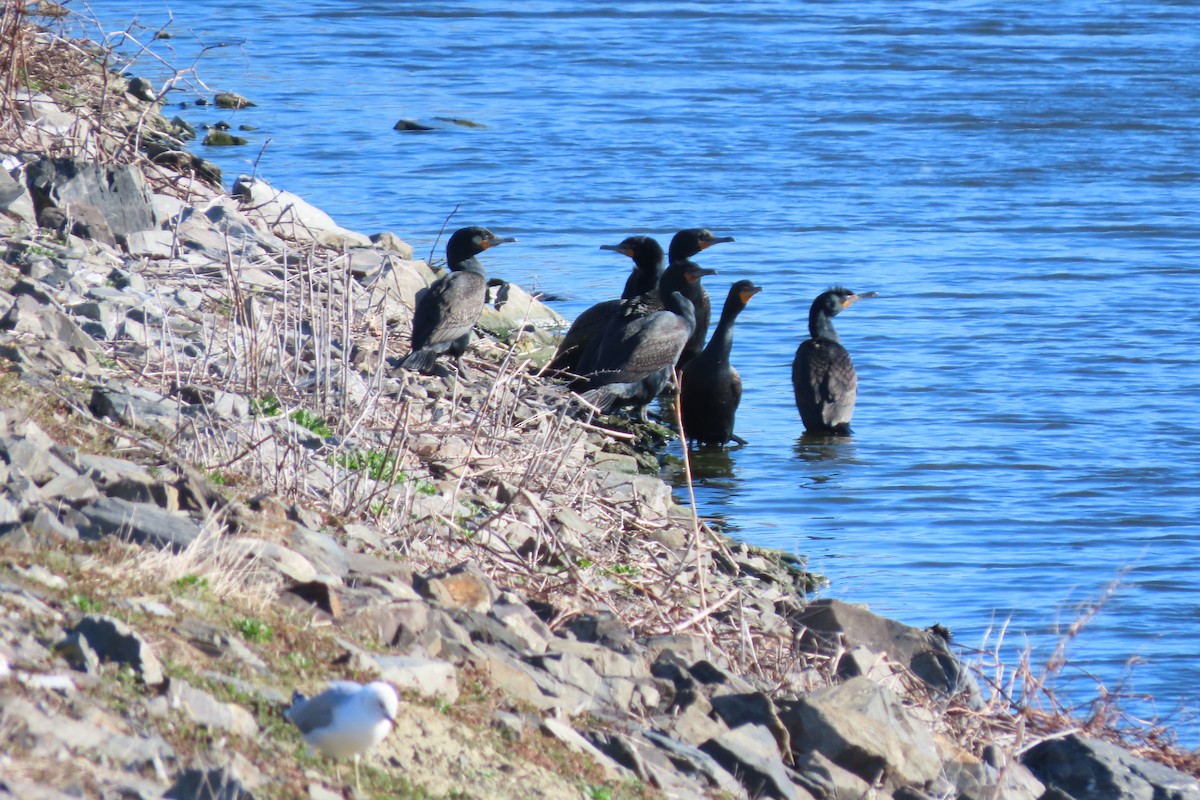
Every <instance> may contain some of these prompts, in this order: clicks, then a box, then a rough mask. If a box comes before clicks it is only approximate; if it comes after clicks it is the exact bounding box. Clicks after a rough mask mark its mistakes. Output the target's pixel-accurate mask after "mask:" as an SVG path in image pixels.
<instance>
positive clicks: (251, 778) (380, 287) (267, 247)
mask: <svg viewBox="0 0 1200 800" xmlns="http://www.w3.org/2000/svg"><path fill="white" fill-rule="evenodd" d="M3 14H4V16H3V24H0V31H3V34H4V36H6V37H8V39H7V44H8V45H9V52H10V53H16V52H21V53H25V54H26V55H25V60H24V62H23V63H22V64H21V65H20V67H21V70H20V72H21V75H22V79H21V80H19V81H12V82H10V83H9V84H8V85H11V86H14V87H15V88H14V90H13V92H12V93H11V94H10V95H9V96H7V97H5V98H3V99H4V102H3V104H0V157H2V158H3V161H4V167H5V169H4V170H3V171H0V232H2V235H0V252H2V253H3V266H0V357H2V359H3V365H4V366H3V369H2V370H0V381H2V382H3V384H4V388H5V391H4V400H3V401H2V402H0V473H2V474H3V476H4V478H5V480H4V481H3V491H2V492H0V607H2V608H3V610H4V614H3V615H2V616H0V731H2V732H3V735H2V736H0V741H4V742H5V744H4V746H3V747H0V797H14V798H18V797H19V798H37V797H46V798H57V797H66V796H71V797H80V796H84V797H118V796H119V797H147V798H150V797H153V798H158V797H172V798H207V797H214V798H215V797H220V798H225V797H230V798H232V797H237V798H250V797H304V796H307V797H312V798H329V797H341V796H353V794H354V792H355V790H354V788H353V787H352V786H350V785H348V784H346V783H345V782H343V781H342V780H340V779H339V778H338V777H337V776H338V770H337V765H335V764H333V763H331V762H329V761H327V760H325V759H321V758H318V757H315V756H313V755H312V754H310V753H308V751H307V750H306V748H305V747H304V745H303V743H302V741H301V740H300V737H299V734H298V732H297V731H296V730H295V729H293V728H292V727H291V726H290V725H288V724H287V723H286V722H285V721H283V719H282V716H281V713H282V711H283V709H284V708H286V706H287V704H288V702H289V699H290V696H291V693H292V691H293V690H301V691H304V692H312V691H314V690H319V689H320V688H321V686H322V685H323V684H324V682H325V681H327V680H334V679H356V680H375V679H379V680H386V681H388V682H390V683H392V684H393V685H394V686H396V687H397V688H398V689H400V690H401V692H402V698H403V702H402V705H401V713H400V719H399V721H398V723H397V726H396V729H395V730H394V731H393V732H392V734H391V735H390V736H389V737H388V738H387V739H386V740H385V741H384V742H383V744H382V745H381V746H380V747H379V748H378V749H377V750H376V751H375V752H374V753H373V754H372V755H371V757H370V758H369V759H368V761H367V762H366V765H365V767H364V770H363V772H364V790H365V792H364V793H365V794H367V795H369V796H393V797H414V798H416V797H478V798H491V797H495V798H512V797H546V798H560V797H561V798H575V797H584V798H587V797H591V798H600V797H614V798H615V797H626V798H633V797H659V796H664V797H671V798H694V797H780V798H809V797H813V798H848V797H856V798H857V797H876V798H886V797H894V798H941V797H961V798H1014V800H1016V799H1019V798H1030V800H1033V799H1034V798H1089V797H1104V798H1117V797H1130V798H1133V797H1151V796H1153V797H1159V796H1162V797H1172V798H1174V797H1178V798H1187V797H1197V798H1200V784H1198V783H1197V782H1196V781H1195V779H1194V778H1193V777H1191V776H1190V775H1189V774H1188V773H1187V772H1185V771H1181V770H1176V769H1172V768H1170V767H1168V766H1166V765H1164V764H1162V763H1159V762H1162V761H1164V760H1167V761H1170V760H1172V759H1173V760H1174V763H1175V764H1176V766H1180V767H1185V768H1187V769H1188V770H1190V771H1191V772H1192V773H1193V774H1195V772H1196V766H1195V765H1196V763H1197V760H1196V759H1195V758H1194V756H1193V758H1192V759H1191V760H1188V759H1187V758H1186V756H1187V755H1188V754H1181V753H1178V752H1176V751H1173V750H1171V749H1170V748H1169V747H1163V748H1160V749H1157V750H1143V751H1139V752H1134V751H1133V750H1132V749H1131V748H1128V747H1122V746H1119V745H1118V744H1115V743H1114V740H1116V739H1117V738H1118V737H1117V734H1116V733H1115V732H1113V731H1110V730H1107V729H1106V728H1105V727H1104V726H1103V724H1102V721H1101V722H1095V724H1093V725H1092V726H1090V727H1088V728H1086V729H1081V727H1077V726H1076V723H1073V722H1072V721H1071V720H1070V719H1068V718H1067V717H1065V716H1064V715H1062V714H1061V713H1060V712H1059V710H1058V709H1054V708H1051V709H1050V711H1041V710H1039V709H1038V708H1037V707H1036V706H1033V705H1030V703H1029V697H1028V696H1024V697H1022V696H1018V695H1019V691H1018V687H1017V686H1016V685H1015V681H1016V680H1017V678H1016V677H1014V676H1010V677H1007V678H1005V677H1002V676H999V675H996V674H990V675H988V676H986V677H985V676H984V675H982V674H981V673H979V672H977V671H974V670H972V669H970V668H968V667H967V666H965V665H964V664H963V663H962V662H961V661H960V659H959V658H958V657H957V656H956V655H955V654H954V652H953V651H952V650H951V648H950V647H949V646H948V644H947V642H946V640H945V638H943V636H942V635H939V632H938V631H933V630H930V631H922V630H919V629H914V628H910V627H907V626H904V625H901V624H899V623H897V622H894V621H891V620H888V619H885V618H881V617H878V616H876V615H874V614H872V613H870V612H869V611H868V610H866V609H864V608H861V607H857V606H854V605H849V604H846V603H842V602H839V601H834V600H815V601H814V600H812V599H810V598H809V596H808V595H809V592H811V590H812V589H813V588H814V586H815V584H816V582H817V579H816V577H815V576H812V575H810V574H809V573H807V572H806V571H805V570H804V569H803V562H802V561H801V560H799V559H796V558H793V557H790V556H787V555H784V554H779V553H772V552H769V551H764V550H760V549H757V548H751V547H747V546H745V545H743V544H739V543H736V542H732V541H729V540H726V539H725V538H724V537H722V536H721V535H720V534H719V533H718V532H716V531H714V530H712V529H711V528H710V527H709V526H707V525H705V524H704V523H703V521H702V520H699V519H697V518H696V517H695V516H694V514H693V512H692V510H691V509H688V508H684V507H680V506H678V505H677V504H676V503H675V501H674V498H673V497H672V493H671V490H670V487H669V486H667V485H666V484H664V483H663V482H662V481H661V480H660V479H659V478H658V477H657V474H651V475H647V474H643V473H642V472H641V471H640V469H639V468H640V467H642V466H644V465H646V464H647V463H649V464H651V465H655V464H656V459H655V458H654V454H653V452H648V451H647V450H646V449H645V448H642V447H639V446H638V445H637V442H636V437H635V436H634V435H633V434H632V433H629V432H627V431H622V430H617V429H612V428H608V427H605V426H602V425H600V424H597V423H595V422H590V421H587V420H580V419H579V418H578V414H577V413H576V411H575V406H574V405H573V403H572V400H571V398H570V396H569V394H568V393H567V392H566V391H565V390H564V389H563V388H562V387H561V386H558V385H556V384H554V383H553V382H550V381H546V380H543V379H542V378H541V377H540V376H539V374H538V371H537V368H536V365H537V364H540V363H544V362H545V359H546V357H547V355H548V352H549V351H550V350H551V349H552V348H553V343H554V333H553V332H554V331H555V330H556V329H557V328H559V327H561V325H562V320H561V319H559V318H558V317H557V315H556V314H555V313H554V312H553V311H552V310H550V309H549V308H547V307H546V306H544V305H542V304H541V303H539V302H538V301H537V300H536V299H535V298H533V297H530V296H529V295H528V294H527V293H526V292H524V291H523V290H522V289H520V288H519V287H517V286H514V285H507V284H506V285H501V286H497V287H495V288H494V290H493V293H492V295H491V296H490V298H489V302H490V305H489V308H488V309H487V310H486V312H485V316H484V318H483V319H482V320H481V323H480V326H479V333H480V337H479V339H478V341H476V342H475V343H474V344H473V345H472V349H471V352H470V354H469V357H468V359H467V362H468V366H469V368H470V369H469V373H467V374H464V375H459V374H457V373H455V372H453V371H447V372H446V373H444V374H443V375H440V376H435V377H424V376H418V375H414V374H411V373H407V372H405V371H403V370H398V369H396V368H395V364H396V363H397V360H398V358H399V357H400V356H402V355H403V354H404V353H405V352H406V348H407V327H408V325H409V324H410V320H411V313H412V308H413V302H414V298H415V296H416V293H417V292H418V291H420V290H421V289H423V288H424V287H425V286H427V285H428V284H429V283H430V282H432V281H433V280H434V279H435V277H436V275H437V272H436V270H435V269H434V268H433V267H431V265H429V264H426V263H425V262H424V261H420V260H415V259H413V254H412V251H411V248H410V247H408V246H407V245H405V244H404V242H403V241H402V240H401V239H400V238H399V237H397V236H396V235H394V234H392V233H389V232H382V233H378V234H376V235H374V236H366V235H364V234H361V233H358V232H355V231H349V230H346V229H344V228H341V227H340V226H338V225H337V224H336V223H335V222H334V221H333V220H332V219H330V218H329V217H328V216H327V215H325V214H323V213H322V212H321V211H320V210H319V209H317V208H315V207H314V206H312V205H310V204H309V203H307V202H306V201H305V200H303V199H302V198H299V197H296V196H295V195H291V194H289V193H287V192H285V191H281V190H279V189H276V188H274V187H271V186H269V185H268V184H266V183H264V182H263V181H261V180H256V179H254V178H251V177H240V178H238V179H237V180H236V181H233V182H232V189H231V191H230V192H228V193H226V192H225V191H224V190H223V188H222V180H221V177H220V175H219V172H218V171H217V170H216V169H215V167H213V166H212V165H211V164H208V163H207V162H204V161H203V160H202V159H200V158H198V157H197V156H195V155H194V154H192V153H190V152H189V151H188V150H187V149H186V146H185V140H186V138H187V136H188V133H187V131H186V129H185V128H184V127H183V126H182V125H180V124H178V123H173V122H170V121H168V120H166V119H165V118H164V117H163V116H162V115H161V113H160V111H161V106H160V105H159V104H157V103H156V102H155V100H154V95H153V94H152V93H151V94H147V93H146V87H145V86H143V85H142V84H141V83H137V82H134V81H130V80H127V79H126V78H124V77H121V76H119V75H117V74H115V73H112V72H109V71H106V70H105V69H103V68H102V67H101V66H100V64H101V63H102V58H101V56H102V54H101V53H99V52H98V51H97V50H96V49H95V46H94V45H90V44H88V43H82V42H67V41H65V40H63V39H61V38H58V37H56V36H54V35H52V34H49V33H46V32H43V31H38V30H36V29H34V28H33V27H31V26H30V25H29V24H28V20H26V19H24V17H23V16H22V15H21V14H20V13H19V12H17V11H15V10H12V9H11V8H10V9H6V10H5V11H4V12H3ZM17 45H19V47H18V46H17ZM81 54H83V56H84V57H81ZM8 66H9V68H10V69H12V70H13V73H12V74H14V75H15V74H17V71H16V69H15V66H14V64H13V62H12V60H11V59H10V63H9V65H8ZM143 83H144V82H143ZM64 87H65V88H64ZM147 97H149V98H150V99H146V98H147ZM478 222H480V223H482V224H487V223H488V222H489V221H488V220H479V221H478ZM1147 755H1153V756H1154V757H1155V758H1156V759H1157V761H1150V760H1147V759H1146V758H1144V756H1147Z"/></svg>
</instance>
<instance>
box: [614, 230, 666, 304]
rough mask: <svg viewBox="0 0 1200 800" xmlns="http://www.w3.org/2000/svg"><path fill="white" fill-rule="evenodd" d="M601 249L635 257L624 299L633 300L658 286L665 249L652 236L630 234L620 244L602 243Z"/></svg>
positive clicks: (622, 295)
mask: <svg viewBox="0 0 1200 800" xmlns="http://www.w3.org/2000/svg"><path fill="white" fill-rule="evenodd" d="M600 249H601V250H612V251H614V252H617V253H620V254H621V255H623V256H628V257H629V258H632V259H633V271H632V272H630V273H629V277H628V278H626V279H625V289H624V291H622V292H621V299H622V300H632V299H633V298H635V297H637V296H638V295H640V294H645V293H646V292H652V291H654V290H655V289H657V288H658V279H659V278H660V277H661V276H662V273H663V266H664V264H663V249H662V245H661V244H659V243H658V242H657V241H655V239H654V238H653V237H651V236H630V237H628V238H627V239H625V240H624V241H623V242H621V243H620V244H602V245H600Z"/></svg>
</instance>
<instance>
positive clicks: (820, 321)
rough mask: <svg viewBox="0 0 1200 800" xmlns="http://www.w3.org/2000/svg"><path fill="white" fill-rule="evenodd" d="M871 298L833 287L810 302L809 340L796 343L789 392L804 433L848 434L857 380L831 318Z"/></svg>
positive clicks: (869, 293)
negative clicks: (801, 421)
mask: <svg viewBox="0 0 1200 800" xmlns="http://www.w3.org/2000/svg"><path fill="white" fill-rule="evenodd" d="M874 296H875V292H866V293H864V294H855V293H854V292H852V291H850V290H849V289H843V288H842V287H840V286H835V287H834V288H832V289H830V290H829V291H827V292H824V293H822V294H821V295H819V296H818V297H817V299H816V300H813V304H812V308H811V309H809V312H808V332H809V335H810V336H811V337H812V338H810V339H807V340H806V341H804V342H801V343H800V346H799V347H798V348H796V358H795V360H794V361H793V362H792V390H793V391H794V392H795V393H796V408H798V409H799V410H800V419H802V420H803V421H804V430H805V431H806V432H807V433H817V434H833V435H837V436H848V435H849V434H850V418H851V417H852V416H853V415H854V401H855V400H856V399H857V397H858V376H857V375H855V374H854V364H853V362H851V360H850V353H849V352H847V350H846V348H844V347H842V344H841V342H840V341H839V339H838V335H837V331H835V330H834V329H833V318H834V317H835V316H837V315H838V313H840V312H841V311H842V310H843V309H846V308H849V307H850V306H851V305H853V304H854V303H856V302H858V301H859V300H862V299H864V298H867V297H874Z"/></svg>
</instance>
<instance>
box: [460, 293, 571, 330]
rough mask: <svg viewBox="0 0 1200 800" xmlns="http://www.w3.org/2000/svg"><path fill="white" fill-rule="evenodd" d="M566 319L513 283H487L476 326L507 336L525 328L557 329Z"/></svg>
mask: <svg viewBox="0 0 1200 800" xmlns="http://www.w3.org/2000/svg"><path fill="white" fill-rule="evenodd" d="M566 324H567V321H566V320H565V319H563V318H562V317H561V316H560V315H559V314H558V312H556V311H555V310H554V309H552V308H550V307H549V306H547V305H545V304H544V303H542V302H541V301H539V300H537V299H536V298H534V297H533V296H532V295H530V294H529V293H528V292H526V291H525V290H524V289H522V288H521V287H520V286H517V285H516V284H515V283H501V284H498V285H496V286H493V287H490V289H489V291H488V302H487V304H486V305H484V307H483V313H482V314H480V316H479V326H480V327H481V328H483V329H484V330H485V331H488V332H489V333H491V334H492V335H493V336H497V337H500V338H510V337H511V336H512V334H513V333H515V332H516V331H520V330H524V329H527V328H540V329H544V330H546V329H548V330H561V329H562V328H564V327H566Z"/></svg>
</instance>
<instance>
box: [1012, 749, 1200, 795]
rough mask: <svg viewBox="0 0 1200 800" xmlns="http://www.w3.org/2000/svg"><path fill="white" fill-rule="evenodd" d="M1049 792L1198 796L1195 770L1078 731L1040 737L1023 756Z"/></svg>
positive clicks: (1053, 793) (1198, 784)
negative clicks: (1156, 760) (1189, 772)
mask: <svg viewBox="0 0 1200 800" xmlns="http://www.w3.org/2000/svg"><path fill="white" fill-rule="evenodd" d="M1022 763H1024V764H1025V766H1026V767H1028V768H1029V770H1030V771H1031V772H1032V773H1033V774H1034V775H1035V776H1037V779H1038V780H1040V781H1041V782H1042V783H1044V784H1046V787H1047V789H1048V792H1047V794H1046V795H1044V796H1046V797H1050V796H1053V797H1055V798H1070V800H1197V798H1200V783H1197V782H1196V779H1195V778H1193V777H1191V776H1190V775H1186V774H1184V773H1182V772H1179V771H1177V770H1173V769H1171V768H1170V767H1167V766H1164V765H1162V764H1156V763H1154V762H1153V761H1146V760H1145V759H1142V758H1138V757H1137V756H1135V755H1133V754H1132V753H1130V752H1129V751H1128V750H1126V749H1124V748H1122V747H1118V746H1117V745H1115V744H1110V743H1109V742H1103V741H1099V740H1097V739H1088V738H1086V737H1083V736H1079V735H1078V734H1072V735H1070V736H1067V737H1065V738H1062V739H1048V740H1046V741H1044V742H1039V743H1038V744H1037V745H1035V746H1034V747H1033V748H1031V749H1030V750H1029V752H1027V753H1026V754H1025V756H1024V758H1023V759H1022Z"/></svg>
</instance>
